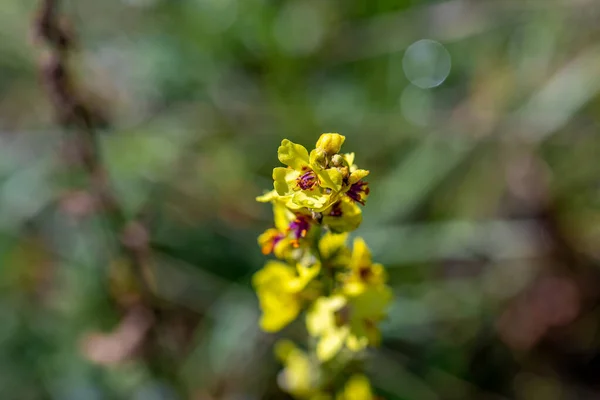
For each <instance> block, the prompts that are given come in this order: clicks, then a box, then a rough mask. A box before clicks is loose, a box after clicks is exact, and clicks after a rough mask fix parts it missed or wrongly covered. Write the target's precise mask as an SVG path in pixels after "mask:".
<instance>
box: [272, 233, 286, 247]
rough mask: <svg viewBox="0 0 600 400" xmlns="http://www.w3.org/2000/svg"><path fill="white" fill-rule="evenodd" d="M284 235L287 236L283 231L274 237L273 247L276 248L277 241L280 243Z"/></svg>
mask: <svg viewBox="0 0 600 400" xmlns="http://www.w3.org/2000/svg"><path fill="white" fill-rule="evenodd" d="M284 237H285V235H284V234H283V233H280V234H279V235H276V236H274V237H273V239H272V241H273V248H275V246H277V243H279V242H280V241H281V239H283V238H284Z"/></svg>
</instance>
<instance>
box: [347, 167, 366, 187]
mask: <svg viewBox="0 0 600 400" xmlns="http://www.w3.org/2000/svg"><path fill="white" fill-rule="evenodd" d="M367 175H369V171H367V170H366V169H357V170H356V171H354V172H352V173H351V174H350V178H349V180H348V181H349V183H350V185H353V184H355V183H356V182H358V181H360V180H361V179H363V178H364V177H366V176H367Z"/></svg>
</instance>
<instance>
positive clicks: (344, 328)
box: [306, 296, 350, 361]
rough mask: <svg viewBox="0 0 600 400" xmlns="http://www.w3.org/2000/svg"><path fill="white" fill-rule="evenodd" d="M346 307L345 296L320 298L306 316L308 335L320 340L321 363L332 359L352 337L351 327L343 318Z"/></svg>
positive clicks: (318, 344)
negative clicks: (349, 337) (350, 336)
mask: <svg viewBox="0 0 600 400" xmlns="http://www.w3.org/2000/svg"><path fill="white" fill-rule="evenodd" d="M346 305H347V301H346V298H345V297H343V296H332V297H320V298H318V299H317V300H316V301H315V303H314V304H313V307H312V308H311V309H310V310H309V311H308V314H307V315H306V327H307V329H308V333H309V334H310V335H311V336H314V337H317V338H318V342H317V349H316V352H317V357H318V358H319V360H321V361H328V360H330V359H332V358H333V357H334V356H335V355H336V354H337V353H338V352H339V351H340V350H341V349H342V347H343V346H344V344H345V343H346V340H347V339H348V336H349V335H350V326H348V324H346V323H345V321H344V318H343V317H342V314H343V313H345V312H346V308H345V307H346Z"/></svg>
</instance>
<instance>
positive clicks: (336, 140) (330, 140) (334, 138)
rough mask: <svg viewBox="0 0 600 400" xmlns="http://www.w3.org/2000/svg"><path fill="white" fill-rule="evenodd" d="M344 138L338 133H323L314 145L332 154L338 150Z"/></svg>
mask: <svg viewBox="0 0 600 400" xmlns="http://www.w3.org/2000/svg"><path fill="white" fill-rule="evenodd" d="M344 140H346V137H345V136H342V135H340V134H339V133H324V134H322V135H321V137H319V140H317V146H316V147H317V149H321V150H323V151H325V153H327V154H328V155H333V154H336V153H338V152H339V151H340V149H341V148H342V144H343V143H344Z"/></svg>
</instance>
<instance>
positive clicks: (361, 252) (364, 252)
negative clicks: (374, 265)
mask: <svg viewBox="0 0 600 400" xmlns="http://www.w3.org/2000/svg"><path fill="white" fill-rule="evenodd" d="M370 265H371V251H370V250H369V247H368V246H367V243H365V240H364V239H363V238H361V237H357V238H356V239H354V243H353V246H352V259H351V261H350V265H349V267H350V268H352V269H357V268H361V267H368V266H370Z"/></svg>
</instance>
